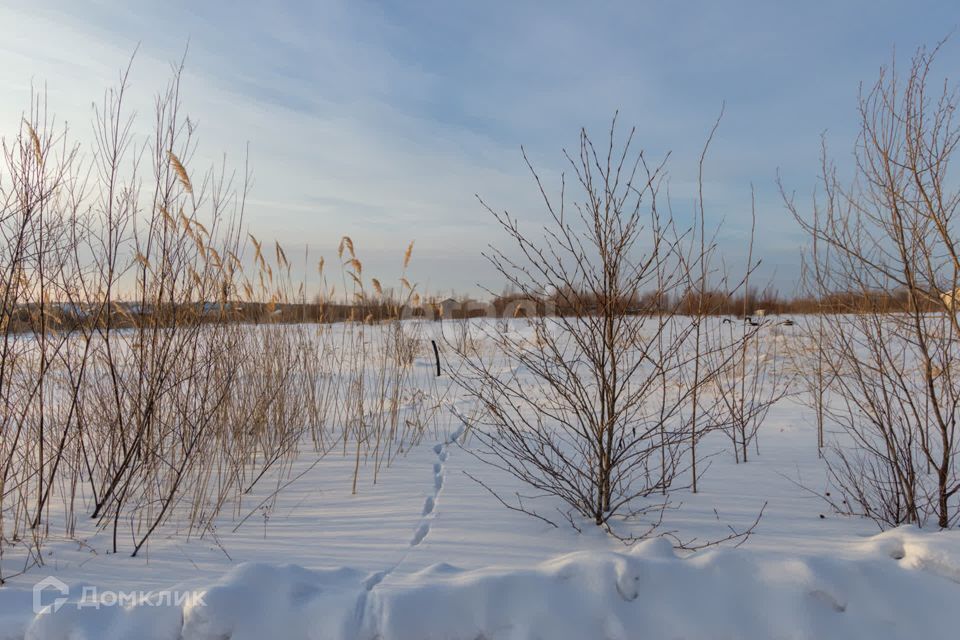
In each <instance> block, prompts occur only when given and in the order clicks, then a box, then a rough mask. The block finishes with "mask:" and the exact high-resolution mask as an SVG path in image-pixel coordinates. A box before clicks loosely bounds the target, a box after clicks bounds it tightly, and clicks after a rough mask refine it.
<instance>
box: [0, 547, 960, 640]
mask: <svg viewBox="0 0 960 640" xmlns="http://www.w3.org/2000/svg"><path fill="white" fill-rule="evenodd" d="M846 555H847V556H848V557H836V556H826V555H823V556H820V555H806V556H801V555H796V556H786V555H783V554H777V553H773V552H756V551H751V550H749V549H745V548H741V549H729V548H723V549H721V548H717V549H713V550H709V551H704V552H700V553H697V554H694V555H692V556H688V557H685V558H681V557H678V556H677V555H676V554H675V553H674V551H673V549H672V548H671V547H670V545H669V543H667V542H666V541H665V540H663V539H658V540H651V541H647V542H644V543H641V544H638V545H636V546H634V547H633V548H631V549H625V550H624V551H623V552H612V551H603V552H590V551H582V552H577V553H572V554H567V555H563V556H559V557H556V558H554V559H552V560H550V561H548V562H544V563H542V564H539V565H537V566H534V567H530V568H527V569H496V568H489V569H480V570H471V571H465V570H461V569H458V568H456V567H454V566H451V565H447V564H439V565H434V566H432V567H429V568H427V569H425V570H423V571H420V572H417V573H413V574H408V575H404V576H396V575H391V574H390V573H389V572H384V573H381V574H374V575H368V574H366V573H362V572H358V571H355V570H351V569H332V570H319V571H316V570H308V569H305V568H302V567H298V566H294V565H269V564H260V563H251V564H244V565H240V566H238V567H236V568H235V569H234V570H232V571H231V572H230V573H228V574H227V575H226V576H224V578H223V579H222V580H221V581H220V582H219V583H217V584H214V585H210V586H209V587H207V588H205V589H201V590H200V592H199V593H198V594H197V595H198V598H197V599H196V600H195V601H193V602H190V603H186V604H184V606H182V607H174V606H167V607H162V606H148V605H146V604H133V605H128V606H123V607H101V608H99V609H93V608H89V607H84V608H77V607H75V606H70V603H68V604H67V605H65V606H63V607H61V608H60V609H59V610H58V611H56V612H53V611H52V610H50V609H48V610H46V611H43V612H41V613H40V614H39V615H37V616H35V617H34V618H32V619H29V618H28V619H26V620H16V619H14V618H12V617H11V616H12V615H13V612H14V610H15V609H19V607H14V606H13V605H14V603H17V602H19V603H20V604H25V603H26V602H28V601H29V597H28V596H29V594H26V593H24V592H18V591H13V590H0V622H2V623H3V624H2V628H3V630H4V631H3V632H0V637H26V638H36V639H41V638H42V639H44V640H54V639H59V638H63V639H66V638H71V639H79V638H90V639H93V638H131V637H137V638H156V639H158V640H159V639H161V638H163V639H166V638H170V639H171V640H173V639H177V638H183V639H186V640H225V639H230V640H262V639H264V638H276V639H279V638H284V639H285V640H294V639H299V638H303V639H308V638H309V639H311V640H320V639H331V640H332V639H339V638H343V639H350V640H354V639H371V640H372V639H382V640H402V639H411V640H428V639H433V638H436V639H440V638H443V639H455V638H463V639H465V640H477V639H480V638H483V639H486V640H495V639H510V640H514V639H520V638H544V639H547V638H549V639H553V640H560V639H566V638H569V639H577V640H581V639H586V638H589V639H601V638H603V639H621V638H623V639H627V638H688V639H695V638H758V639H759V638H921V637H953V636H954V635H955V634H956V631H957V628H958V624H960V618H958V613H957V610H956V609H955V608H954V607H955V606H956V603H957V602H958V601H960V535H958V534H957V533H956V532H946V533H920V532H917V531H915V530H912V529H906V528H901V529H897V530H894V531H891V532H887V533H885V534H881V535H878V536H875V537H873V538H869V539H867V540H865V541H864V542H863V543H859V544H858V545H857V546H856V548H854V549H852V550H851V551H850V553H849V554H846ZM4 605H6V606H4ZM27 610H29V609H27ZM4 633H5V634H6V635H5V636H4Z"/></svg>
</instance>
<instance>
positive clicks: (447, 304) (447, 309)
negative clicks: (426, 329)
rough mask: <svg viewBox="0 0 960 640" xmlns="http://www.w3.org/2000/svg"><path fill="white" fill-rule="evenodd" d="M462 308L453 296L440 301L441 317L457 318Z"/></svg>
mask: <svg viewBox="0 0 960 640" xmlns="http://www.w3.org/2000/svg"><path fill="white" fill-rule="evenodd" d="M459 310H460V303H459V302H457V301H456V300H454V299H453V298H447V299H446V300H443V301H441V302H440V317H441V318H455V317H456V316H457V312H458V311H459Z"/></svg>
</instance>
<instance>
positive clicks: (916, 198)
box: [786, 47, 960, 528]
mask: <svg viewBox="0 0 960 640" xmlns="http://www.w3.org/2000/svg"><path fill="white" fill-rule="evenodd" d="M938 48H939V47H938ZM938 48H937V49H934V50H933V51H931V52H928V51H926V50H924V49H920V50H919V51H918V52H917V53H916V55H915V56H914V57H913V60H912V63H911V65H910V68H909V69H908V71H907V73H906V74H899V73H898V72H897V69H896V68H895V67H894V66H890V67H887V68H884V69H883V70H882V71H881V74H880V77H879V79H878V80H877V81H876V83H875V84H874V85H873V86H872V87H870V88H869V89H868V90H866V91H864V92H862V93H861V97H860V103H859V106H860V124H861V129H860V136H859V138H858V141H857V145H856V148H855V150H854V153H855V158H856V171H855V175H854V177H853V179H852V180H851V181H850V182H849V184H846V183H844V182H842V181H841V179H840V178H839V177H838V172H837V170H836V168H835V167H834V165H833V164H832V163H831V162H830V161H829V159H828V156H827V153H826V149H825V147H824V153H823V166H822V180H823V195H822V197H821V198H820V199H819V200H817V201H816V202H815V203H814V212H813V215H812V216H811V217H810V218H808V217H805V216H803V215H802V214H801V213H800V211H799V210H798V207H797V206H796V205H795V204H794V201H793V199H792V198H790V197H786V202H787V206H788V207H789V208H790V210H791V211H792V212H793V213H794V216H795V217H796V219H797V220H798V221H799V223H800V224H801V225H802V227H803V228H804V229H805V230H806V231H807V232H808V233H809V234H810V235H811V236H812V237H813V238H815V239H816V240H817V241H818V242H819V243H820V244H821V245H824V246H825V247H827V248H828V249H829V252H828V253H827V252H824V251H821V252H820V256H818V257H817V258H815V259H814V260H815V261H816V263H817V264H816V265H815V267H816V268H815V269H810V270H809V273H810V274H812V275H813V276H814V278H813V282H812V283H811V286H812V287H813V288H814V290H815V291H816V292H817V293H818V294H819V297H820V299H821V300H831V301H832V304H834V305H840V304H841V303H840V302H838V301H849V304H848V305H847V306H846V307H845V309H843V308H841V309H840V310H841V311H842V310H845V311H847V312H848V315H846V316H843V317H837V318H829V319H827V321H825V322H821V323H820V324H819V325H818V327H817V330H818V332H822V337H820V336H817V338H819V339H821V340H822V341H823V344H824V345H825V348H824V349H823V350H822V351H820V352H818V355H819V357H821V358H822V359H823V361H824V367H825V369H826V377H827V378H828V379H829V380H830V381H831V382H830V386H829V389H828V391H827V400H826V402H825V405H826V406H825V409H824V413H825V416H826V417H827V421H828V422H829V423H833V424H835V425H838V426H839V427H840V428H841V430H842V435H841V436H840V437H839V438H837V439H835V441H834V442H832V443H831V446H830V449H831V455H829V456H828V457H827V460H828V464H829V469H830V473H831V476H832V477H833V479H834V481H835V483H836V484H837V485H838V486H839V487H840V488H841V490H842V493H843V496H844V500H845V501H846V504H849V505H850V508H849V509H848V510H852V511H854V512H857V513H861V514H863V515H866V516H867V517H870V518H872V519H873V520H875V521H876V522H877V523H878V524H880V525H881V526H883V527H886V526H895V525H898V524H900V523H916V524H919V525H923V524H925V523H927V522H928V521H929V520H933V521H935V522H936V523H937V526H939V527H941V528H945V527H950V526H953V525H955V524H956V523H957V522H958V520H960V503H958V499H957V493H958V491H960V477H958V461H957V454H958V446H960V445H958V442H957V431H956V430H957V415H958V414H957V410H958V402H960V372H958V360H957V358H958V356H960V352H958V349H960V347H958V344H960V342H958V338H960V334H958V329H960V327H958V321H957V316H956V310H955V309H954V308H953V306H952V297H953V292H955V291H956V290H957V287H958V281H960V258H958V256H960V248H958V247H957V241H956V214H957V207H958V203H960V192H958V191H957V190H956V189H955V188H952V189H951V185H955V176H954V175H953V174H952V173H951V171H950V166H951V164H950V161H951V160H952V159H953V158H954V155H955V150H956V148H957V144H958V142H960V128H958V127H957V125H956V123H955V121H954V114H955V111H956V108H957V106H958V101H957V93H956V89H955V88H954V87H952V86H950V85H949V84H946V83H944V84H942V85H939V83H934V81H933V80H932V78H931V73H932V65H933V62H934V59H935V58H936V54H937V50H938Z"/></svg>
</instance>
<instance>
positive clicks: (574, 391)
mask: <svg viewBox="0 0 960 640" xmlns="http://www.w3.org/2000/svg"><path fill="white" fill-rule="evenodd" d="M615 129H616V119H614V126H613V127H612V128H611V131H610V136H609V143H608V144H607V145H605V147H604V148H603V149H601V150H599V151H598V150H597V149H596V148H595V147H594V145H593V143H592V142H591V140H590V138H589V137H588V136H587V134H586V132H581V135H580V146H579V149H578V150H577V153H576V154H575V155H573V156H570V155H567V160H568V161H569V165H570V167H571V170H572V172H573V174H574V175H575V177H576V186H577V191H578V195H579V197H580V198H581V199H578V200H576V201H572V202H571V201H568V193H567V188H566V187H567V185H566V183H565V182H564V181H563V180H561V187H560V195H559V198H558V199H556V200H555V199H553V198H551V197H550V196H549V195H548V194H547V191H546V189H545V187H544V186H543V184H542V182H541V180H540V177H539V176H538V174H537V173H536V172H535V171H534V169H533V167H532V166H530V163H529V161H528V162H527V166H528V167H529V168H530V171H531V173H532V175H533V177H534V180H535V181H536V183H537V186H538V188H539V189H540V193H541V195H542V197H543V202H544V204H545V207H546V210H547V212H548V214H549V220H550V224H549V226H547V227H545V228H544V229H543V230H542V234H540V237H535V236H534V235H532V234H531V233H530V231H528V230H522V229H521V223H520V221H519V220H517V219H516V218H514V217H512V216H511V215H510V214H509V213H507V212H503V213H501V212H498V211H494V210H493V209H492V208H490V207H488V206H487V205H486V204H484V207H485V208H487V210H488V211H489V212H490V213H491V214H492V215H493V216H494V218H495V219H496V220H497V222H498V223H499V224H500V226H501V228H502V229H503V231H504V232H505V233H506V236H507V238H508V239H509V242H510V245H511V248H510V252H509V253H508V252H507V251H501V250H499V249H493V250H492V251H491V253H490V254H489V255H488V258H489V260H490V261H491V263H492V264H493V265H494V267H495V268H496V269H497V271H498V272H499V273H500V274H501V276H502V277H504V278H505V279H506V282H507V287H508V290H509V291H510V292H511V293H510V296H511V300H512V301H514V302H516V301H518V300H519V301H523V302H526V303H529V306H530V308H532V309H535V310H538V309H542V308H543V302H544V301H545V300H551V301H555V302H556V303H557V307H559V308H561V309H562V310H563V311H562V312H558V313H550V312H549V311H548V312H544V313H537V314H534V315H532V316H530V317H527V318H526V320H523V321H519V322H523V323H526V326H527V329H526V330H525V331H523V332H516V331H503V330H500V329H498V327H497V326H496V325H495V324H493V323H480V324H478V325H477V327H478V329H481V330H482V331H483V334H484V335H483V337H484V339H485V342H487V343H489V344H490V345H492V347H493V350H494V352H495V354H498V356H499V357H491V358H488V359H483V358H477V357H475V353H474V352H473V350H472V349H470V348H469V345H467V344H465V343H464V341H463V340H461V339H460V337H459V334H458V333H454V334H453V336H452V338H451V339H448V341H447V344H448V347H449V348H450V349H451V350H452V351H453V352H454V353H456V354H457V356H458V364H459V369H458V370H457V371H456V372H455V373H454V374H453V377H454V379H455V380H456V382H457V383H458V384H459V385H460V386H461V387H462V388H463V389H464V390H465V391H466V392H467V393H468V394H469V395H470V396H472V397H473V398H475V399H476V400H477V401H478V403H479V405H480V407H481V412H480V416H479V417H477V419H476V420H475V421H474V423H473V424H471V433H472V434H473V436H474V437H475V439H476V441H477V442H478V443H479V446H478V447H477V448H476V450H475V454H476V455H478V456H479V457H480V458H481V459H483V460H484V461H486V462H488V463H489V464H491V465H493V466H495V467H497V468H500V469H502V470H504V471H506V472H507V473H509V474H511V475H513V476H515V477H516V478H518V479H520V480H521V481H523V482H524V483H525V484H526V485H528V486H530V487H531V488H533V489H534V490H536V492H537V493H539V494H546V495H550V496H555V497H558V498H560V499H561V500H562V501H563V502H564V503H565V504H566V506H567V511H561V514H562V515H561V517H563V518H566V519H568V520H569V522H570V523H571V524H573V525H574V526H577V525H576V523H575V520H574V516H582V517H584V518H587V519H589V520H590V521H591V522H592V523H594V524H596V525H598V526H603V527H606V528H607V529H608V530H611V531H612V529H611V524H612V520H613V519H615V518H627V517H632V516H635V517H638V518H641V519H644V520H646V524H647V526H648V530H647V532H646V533H650V532H652V531H653V530H655V529H656V527H657V526H658V524H659V522H660V516H661V515H662V512H663V509H664V507H665V506H666V504H667V502H668V498H665V497H663V496H665V495H667V494H668V493H669V490H670V488H671V487H673V486H674V485H675V481H676V480H677V478H678V473H679V472H681V471H682V470H685V469H687V468H688V467H689V464H688V462H685V461H684V460H683V457H682V453H683V452H684V451H685V450H686V447H690V446H692V445H693V444H694V440H695V439H696V438H698V437H702V433H695V430H694V429H691V426H694V425H695V424H696V422H695V420H696V418H695V416H694V415H693V414H692V413H691V411H690V408H691V405H692V404H694V403H695V394H696V392H697V390H698V389H700V388H702V387H703V386H705V385H706V384H708V382H709V381H710V380H711V379H712V377H713V375H714V373H715V369H716V367H718V366H721V365H724V366H725V364H726V359H727V358H726V357H724V356H722V355H718V356H717V358H716V359H715V360H713V361H709V362H708V361H707V360H706V359H705V356H706V355H708V353H709V351H710V349H720V347H719V346H717V345H714V346H711V347H707V346H705V345H704V344H701V343H700V342H699V341H697V340H694V333H695V331H696V328H697V327H698V326H699V321H695V320H694V319H692V318H690V317H683V316H681V315H679V313H678V309H679V306H680V304H681V301H682V300H683V299H684V297H685V294H686V292H688V291H690V290H695V291H700V290H702V288H703V283H704V282H705V279H706V277H707V276H706V274H705V273H703V272H705V271H706V269H707V267H706V265H705V263H704V261H705V260H706V258H707V254H708V253H709V252H710V251H712V245H711V244H710V243H708V242H706V241H705V240H704V239H703V236H702V233H693V230H678V229H677V228H676V226H675V223H674V220H673V218H672V217H671V216H670V215H669V213H667V212H665V211H662V210H661V207H660V206H658V196H659V189H660V187H661V184H662V179H663V167H664V164H663V163H660V164H650V163H649V162H648V160H647V158H646V156H645V155H644V154H643V153H642V152H634V151H632V148H631V145H632V142H633V132H632V131H631V132H630V134H629V135H628V136H627V138H626V141H625V143H624V144H623V145H622V146H620V145H618V144H617V142H616V139H615V138H616V131H615ZM481 202H482V201H481ZM697 224H698V230H699V229H702V225H699V223H697ZM513 256H519V258H514V257H513ZM701 269H703V272H702V271H701ZM701 275H703V278H704V280H703V281H699V280H698V278H700V277H701ZM545 311H546V310H545ZM694 343H696V344H694ZM730 346H731V345H726V346H725V347H724V348H729V347H730ZM727 357H729V356H727ZM694 363H702V366H703V369H702V370H701V371H700V372H699V375H698V376H696V377H695V378H694V379H691V378H690V376H689V373H688V372H689V371H690V368H691V367H692V366H693V364H694ZM657 494H660V496H661V497H655V496H656V495H657ZM497 497H498V498H500V499H501V501H502V502H503V503H504V504H505V505H507V506H508V507H510V508H513V509H519V510H522V511H526V512H527V513H530V514H532V515H535V516H537V517H539V518H541V519H544V520H547V521H548V522H551V524H555V523H554V522H553V521H552V520H550V518H548V517H546V516H549V514H544V513H542V512H541V511H539V510H537V509H536V508H535V507H534V506H532V505H531V504H530V502H529V500H528V501H527V502H524V498H523V497H522V496H521V495H520V494H517V495H515V496H514V497H512V498H509V497H507V499H505V498H504V497H502V496H499V495H498V496H497ZM641 535H643V534H641Z"/></svg>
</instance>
